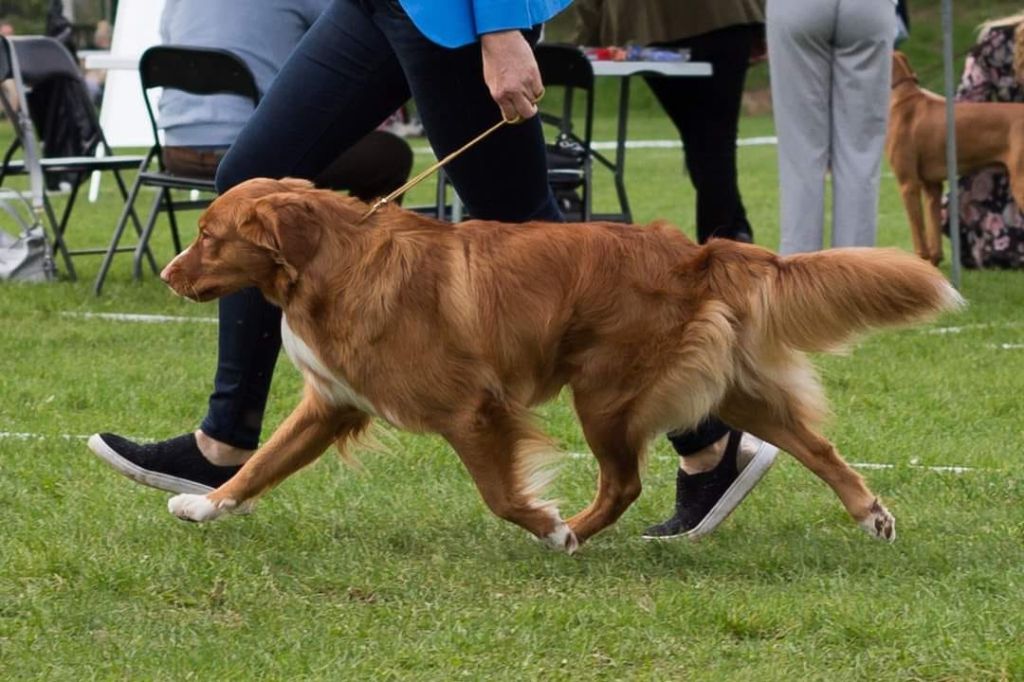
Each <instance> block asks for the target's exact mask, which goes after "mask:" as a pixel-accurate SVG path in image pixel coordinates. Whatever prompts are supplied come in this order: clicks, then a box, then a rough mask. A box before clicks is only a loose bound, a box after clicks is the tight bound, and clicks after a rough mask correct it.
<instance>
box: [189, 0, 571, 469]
mask: <svg viewBox="0 0 1024 682" xmlns="http://www.w3.org/2000/svg"><path fill="white" fill-rule="evenodd" d="M538 34H539V28H538V29H535V30H533V31H530V32H528V34H527V37H528V39H530V40H531V41H534V40H536V38H537V36H538ZM410 94H411V95H412V97H413V98H414V99H415V100H416V105H417V109H418V110H419V113H420V116H421V117H422V119H423V125H424V127H425V129H426V133H427V137H428V138H429V140H430V144H431V146H432V147H433V148H434V152H435V153H436V154H437V156H438V157H443V156H445V155H447V154H448V153H449V152H451V151H453V150H455V149H457V148H458V147H461V146H462V145H463V144H465V143H466V142H467V141H469V140H470V139H471V138H473V137H474V136H475V135H477V134H478V133H480V132H483V131H484V130H486V129H487V128H489V127H490V126H492V125H493V124H495V123H497V122H498V121H499V120H501V111H500V110H499V108H498V106H497V104H495V103H494V101H493V100H492V99H491V96H490V93H489V92H488V89H487V86H486V85H485V83H484V79H483V65H482V60H481V56H480V45H479V43H473V44H471V45H467V46H465V47H461V48H456V49H447V48H444V47H441V46H439V45H437V44H435V43H433V42H431V41H430V40H429V39H427V38H426V37H425V36H424V35H423V34H422V33H420V32H419V30H418V29H417V28H416V27H415V25H414V24H413V23H412V21H411V20H410V19H409V17H408V16H407V15H406V13H405V11H404V10H403V9H402V7H401V5H400V4H399V3H398V2H397V0H334V1H333V2H332V3H331V4H330V5H329V6H328V8H327V9H326V10H324V13H323V14H322V15H321V16H320V18H319V19H318V20H317V21H316V23H315V24H313V26H312V27H311V28H310V29H309V31H307V32H306V35H305V36H303V38H302V40H301V41H300V42H299V44H298V46H296V48H295V50H294V51H293V52H292V54H291V56H289V58H288V61H287V62H286V63H285V64H284V66H283V67H282V69H281V71H280V73H279V74H278V75H277V77H276V78H275V79H274V82H273V84H272V85H271V87H270V89H269V90H268V92H267V94H266V96H265V97H264V98H263V99H262V100H260V103H259V106H258V107H257V108H256V111H255V112H254V113H253V115H252V118H251V119H250V120H249V122H248V123H247V124H246V126H245V128H244V129H243V130H242V132H241V133H240V134H239V136H238V139H237V140H236V141H235V143H234V145H232V147H231V149H230V150H229V151H228V153H227V155H226V156H225V157H224V159H223V160H222V161H221V163H220V166H219V167H218V169H217V179H216V184H217V190H218V191H220V192H224V191H226V190H228V189H230V188H231V187H234V186H235V185H237V184H238V183H240V182H243V181H245V180H248V179H250V178H254V177H271V178H281V177H286V176H292V177H300V178H309V179H314V178H318V177H319V176H320V174H321V173H323V172H325V170H327V169H328V167H329V166H330V164H331V162H332V161H334V160H335V159H336V158H338V155H339V153H340V152H341V151H342V150H345V149H348V148H350V147H351V146H352V145H353V144H354V143H355V142H356V141H357V140H359V139H360V138H362V137H363V136H364V135H366V134H367V133H369V132H370V131H371V130H372V129H373V128H374V127H376V126H377V125H378V124H379V123H380V122H381V121H382V120H384V118H385V117H387V116H388V115H389V114H391V113H392V112H393V111H395V110H396V109H398V107H400V106H401V105H402V104H403V103H404V102H405V101H406V100H407V99H408V98H409V96H410ZM445 172H446V173H447V174H448V176H449V178H451V181H452V184H453V185H454V186H455V189H456V190H457V191H458V193H459V196H460V197H461V198H462V200H463V202H464V203H465V205H466V208H467V210H468V211H469V212H470V213H471V214H472V215H474V216H476V217H478V218H482V219H486V220H500V221H504V222H523V221H527V220H534V219H537V220H560V219H561V214H560V213H559V211H558V207H557V205H556V204H555V201H554V197H553V196H552V194H551V189H550V187H549V186H548V181H547V162H546V157H545V151H544V137H543V134H542V132H541V127H540V120H539V117H534V118H533V119H530V120H529V121H526V122H525V123H522V124H520V125H515V126H505V127H503V128H501V129H500V130H498V131H497V132H496V133H495V134H493V135H491V136H490V137H488V138H487V139H486V140H484V141H483V142H481V143H480V144H478V145H476V146H475V147H473V148H472V149H470V150H468V151H467V152H466V153H465V154H463V155H462V156H460V157H459V158H457V159H456V160H455V161H453V162H452V163H451V164H450V165H449V166H447V167H446V169H445ZM219 309H220V329H219V346H218V357H217V373H216V376H215V378H214V390H213V393H212V394H211V396H210V402H209V408H208V411H207V414H206V418H205V419H204V420H203V423H202V425H201V427H200V428H201V429H202V430H203V432H205V433H206V434H208V435H210V436H212V437H213V438H216V439H217V440H219V441H221V442H224V443H227V444H229V445H233V446H235V447H239V448H247V449H251V448H255V447H256V446H257V444H258V441H259V435H260V429H261V425H262V422H263V411H264V407H265V405H266V401H267V395H268V394H269V392H270V381H271V377H272V375H273V371H274V364H275V362H276V361H277V355H278V350H279V349H280V347H281V311H280V309H278V308H276V307H275V306H273V305H271V304H269V303H267V301H266V300H265V299H264V298H263V296H262V295H261V294H260V293H259V291H257V290H256V289H245V290H242V291H239V292H237V293H235V294H231V295H230V296H225V297H224V298H222V299H221V300H220V308H219Z"/></svg>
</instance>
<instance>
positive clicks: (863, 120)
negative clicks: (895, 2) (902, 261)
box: [832, 0, 896, 246]
mask: <svg viewBox="0 0 1024 682" xmlns="http://www.w3.org/2000/svg"><path fill="white" fill-rule="evenodd" d="M895 21H896V17H895V13H894V12H893V7H892V3H891V2H889V1H888V0H841V1H840V3H839V15H838V18H837V20H836V38H835V42H836V45H835V51H834V55H835V57H834V61H833V63H832V246H874V245H875V233H876V229H877V226H878V184H879V178H880V176H881V165H882V154H883V153H884V151H885V135H886V128H887V125H888V120H889V85H890V79H891V74H892V35H893V30H894V26H895Z"/></svg>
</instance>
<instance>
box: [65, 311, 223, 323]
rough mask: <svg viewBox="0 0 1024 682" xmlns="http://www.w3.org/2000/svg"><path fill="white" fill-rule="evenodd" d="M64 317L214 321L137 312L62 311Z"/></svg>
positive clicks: (165, 321) (126, 320)
mask: <svg viewBox="0 0 1024 682" xmlns="http://www.w3.org/2000/svg"><path fill="white" fill-rule="evenodd" d="M61 315H64V316H66V317H81V318H83V319H86V320H113V321H114V322H146V323H149V324H164V323H167V322H205V323H216V322H217V318H216V317H193V316H189V315H141V314H138V313H78V312H63V313H61Z"/></svg>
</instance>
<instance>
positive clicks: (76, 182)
mask: <svg viewBox="0 0 1024 682" xmlns="http://www.w3.org/2000/svg"><path fill="white" fill-rule="evenodd" d="M0 80H4V81H8V82H9V83H10V84H11V85H10V88H11V89H10V90H7V89H3V88H0V105H2V106H3V109H4V112H5V113H6V115H7V118H8V120H10V121H11V123H12V125H13V128H14V133H15V134H14V140H13V142H12V143H11V145H10V147H9V148H8V149H7V151H6V152H5V153H4V156H3V161H2V164H0V185H2V184H3V182H4V180H6V179H7V178H8V177H10V176H15V175H28V176H34V175H37V174H38V175H39V176H41V177H42V178H43V179H44V180H45V182H44V183H43V184H44V188H43V192H42V202H43V210H44V212H45V215H46V217H47V222H49V224H50V230H51V232H52V233H53V248H54V251H56V252H59V253H60V254H61V257H62V259H63V261H64V265H65V268H66V270H67V274H68V277H69V278H70V279H75V278H76V274H75V268H74V264H73V263H72V261H71V256H73V255H81V254H100V253H106V251H107V250H106V249H105V248H87V249H77V250H70V249H68V247H67V245H66V243H65V233H66V232H67V228H68V221H69V219H70V217H71V212H72V209H73V208H74V206H75V200H76V199H77V197H78V190H79V188H80V187H81V185H82V183H83V181H84V180H85V178H86V177H87V176H88V175H89V174H90V173H92V172H94V171H109V172H111V173H113V175H114V178H115V180H116V182H117V187H118V189H119V190H120V192H121V197H122V198H123V199H126V198H127V196H128V190H127V185H126V183H125V182H124V179H123V178H122V175H121V173H122V172H125V171H130V170H135V169H137V168H138V167H139V164H140V163H142V160H143V157H141V156H126V155H120V156H117V155H114V154H113V151H112V150H111V149H110V145H108V144H107V140H106V137H105V136H104V135H103V130H102V128H100V124H99V119H98V118H97V116H96V110H95V108H94V107H93V104H92V100H91V99H90V97H89V93H88V91H87V89H86V87H85V82H84V80H83V79H82V75H81V72H80V71H79V70H78V65H77V64H75V61H74V59H73V58H72V57H71V54H70V53H69V52H68V51H67V49H66V48H65V47H64V46H63V45H61V44H60V43H58V42H57V41H56V40H54V39H52V38H46V37H42V36H17V37H10V38H7V37H2V36H0ZM44 95H45V96H46V105H47V106H46V109H47V110H45V111H42V110H30V107H31V106H32V105H33V103H34V102H35V103H39V102H40V101H41V100H40V98H41V97H43V96H44ZM33 117H35V119H36V120H39V121H41V123H42V125H41V128H42V130H37V126H36V125H35V124H34V123H33ZM69 118H72V119H73V120H68V119H69ZM70 125H74V126H76V128H75V129H74V130H70V131H69V129H68V128H66V127H65V128H63V129H62V126H70ZM61 132H64V133H69V132H70V133H74V134H68V135H65V137H64V139H58V135H59V134H60V133H61ZM40 135H41V137H40ZM19 149H20V150H22V154H21V155H20V157H21V158H15V154H16V152H18V150H19ZM96 150H101V151H102V152H103V154H105V156H94V153H95V152H96ZM67 151H70V152H72V153H65V152H67ZM60 180H62V181H64V182H66V183H68V185H69V192H68V197H67V200H66V201H65V203H64V210H63V212H62V213H61V216H60V217H59V218H58V217H57V214H56V211H55V210H54V208H53V203H52V202H51V200H50V193H49V191H47V189H46V187H45V185H48V184H55V182H56V181H60ZM127 215H128V216H129V217H130V219H131V220H132V223H133V226H134V228H135V230H136V232H137V233H141V231H142V228H141V225H140V223H139V220H138V218H137V217H136V216H135V214H134V212H128V214H127ZM146 255H147V256H149V258H150V264H151V266H152V267H153V268H154V269H155V268H156V263H155V261H153V260H152V256H151V255H149V254H148V252H146Z"/></svg>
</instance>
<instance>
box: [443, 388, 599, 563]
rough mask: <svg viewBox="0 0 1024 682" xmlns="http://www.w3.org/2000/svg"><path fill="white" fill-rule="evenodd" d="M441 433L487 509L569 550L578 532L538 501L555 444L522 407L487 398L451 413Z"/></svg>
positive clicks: (576, 544)
mask: <svg viewBox="0 0 1024 682" xmlns="http://www.w3.org/2000/svg"><path fill="white" fill-rule="evenodd" d="M448 424H449V427H448V428H447V429H446V430H444V431H443V433H442V435H444V437H445V439H447V441H448V442H449V443H451V444H452V447H454V448H455V451H456V452H457V453H458V454H459V458H460V459H462V463H463V464H465V466H466V469H468V470H469V473H470V475H471V476H472V477H473V481H474V482H475V483H476V486H477V489H478V490H479V491H480V495H481V497H483V498H484V502H486V503H487V506H488V507H490V509H491V511H492V512H494V513H495V514H496V515H497V516H499V517H500V518H502V519H505V520H506V521H511V522H512V523H515V524H517V525H519V526H522V527H523V528H525V529H526V530H528V531H530V532H531V533H533V534H534V535H536V536H537V537H538V538H539V539H540V540H541V541H542V542H543V543H544V544H546V545H547V546H548V547H550V548H552V549H555V550H559V551H564V552H567V553H569V554H572V553H573V552H575V551H576V549H577V548H578V547H579V542H578V541H577V539H576V535H575V534H574V533H573V532H572V530H571V529H570V528H569V526H568V524H566V523H565V521H563V520H562V517H561V515H560V514H559V513H558V509H557V507H556V506H555V504H554V503H553V502H547V501H543V500H540V499H538V498H539V495H540V493H541V492H542V489H543V487H544V484H545V483H546V481H547V479H548V478H549V474H550V472H549V471H545V470H544V466H543V464H544V462H545V461H546V460H548V459H549V458H550V456H552V455H554V454H555V452H554V448H553V446H552V445H551V444H550V443H549V442H548V441H547V439H546V438H544V436H543V435H542V434H540V433H539V432H537V431H536V430H535V429H534V428H533V427H532V426H531V425H530V422H529V418H528V415H527V412H526V410H525V408H522V407H520V406H515V405H509V404H506V403H504V402H503V401H499V400H497V399H495V398H493V397H486V398H484V399H483V400H482V402H481V404H480V405H479V406H478V407H477V408H476V409H470V410H467V411H466V412H464V413H462V414H457V415H453V416H452V418H451V419H449V420H448Z"/></svg>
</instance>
